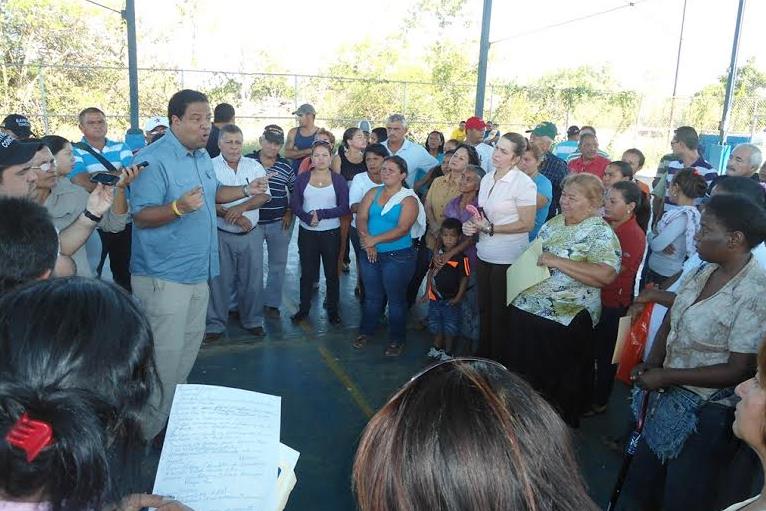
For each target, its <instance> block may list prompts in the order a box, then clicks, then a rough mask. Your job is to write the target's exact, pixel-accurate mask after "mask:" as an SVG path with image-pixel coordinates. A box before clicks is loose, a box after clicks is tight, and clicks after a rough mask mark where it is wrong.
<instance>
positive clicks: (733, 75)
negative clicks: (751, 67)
mask: <svg viewBox="0 0 766 511" xmlns="http://www.w3.org/2000/svg"><path fill="white" fill-rule="evenodd" d="M745 3H746V1H745V0H739V10H737V25H736V27H735V28H734V43H733V44H732V47H731V63H730V64H729V78H728V79H727V81H726V97H725V98H724V100H723V115H722V116H721V124H720V125H719V129H720V130H721V134H720V136H721V141H720V144H721V145H723V144H724V143H725V142H726V136H727V135H728V133H729V114H730V113H731V104H732V102H733V101H734V85H735V82H736V80H737V55H738V54H739V39H740V36H741V35H742V19H743V18H744V17H745Z"/></svg>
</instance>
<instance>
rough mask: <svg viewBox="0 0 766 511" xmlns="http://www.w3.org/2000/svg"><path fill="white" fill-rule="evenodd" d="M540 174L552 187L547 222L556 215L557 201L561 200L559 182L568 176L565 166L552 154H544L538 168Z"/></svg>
mask: <svg viewBox="0 0 766 511" xmlns="http://www.w3.org/2000/svg"><path fill="white" fill-rule="evenodd" d="M540 173H541V174H542V175H544V176H545V177H547V178H548V179H549V180H550V182H551V184H552V185H553V200H552V201H551V205H550V209H549V210H548V220H550V219H551V218H553V217H554V216H556V215H557V214H558V210H559V200H561V182H562V181H563V180H564V178H565V177H567V175H568V174H569V169H568V168H567V164H566V162H565V161H564V160H562V159H561V158H558V157H557V156H556V155H554V154H553V153H552V152H550V151H548V152H547V153H545V159H544V160H543V164H542V165H541V166H540Z"/></svg>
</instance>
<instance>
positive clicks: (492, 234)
mask: <svg viewBox="0 0 766 511" xmlns="http://www.w3.org/2000/svg"><path fill="white" fill-rule="evenodd" d="M494 235H495V224H489V237H490V238H491V237H492V236H494Z"/></svg>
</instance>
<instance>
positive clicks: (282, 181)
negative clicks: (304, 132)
mask: <svg viewBox="0 0 766 511" xmlns="http://www.w3.org/2000/svg"><path fill="white" fill-rule="evenodd" d="M260 143H261V149H260V151H258V152H255V153H252V154H248V155H247V156H248V157H250V158H255V159H256V160H258V162H260V164H261V165H263V167H264V168H265V169H266V171H267V173H268V174H267V175H269V191H270V192H271V200H270V201H269V202H267V203H266V204H264V205H263V206H261V209H260V218H259V219H258V227H261V228H262V229H263V237H264V239H265V240H266V249H267V252H268V253H269V275H268V277H267V278H266V289H265V291H264V293H263V308H264V312H265V314H266V315H267V316H268V317H270V318H278V317H279V316H280V311H279V309H280V307H281V306H282V284H283V282H284V278H285V267H286V266H287V252H288V248H289V246H290V237H291V236H292V233H293V214H292V211H290V207H289V204H288V203H289V197H290V195H291V194H292V193H293V187H294V186H295V171H294V170H293V168H292V166H291V165H290V161H289V160H287V159H286V158H282V157H281V156H279V150H280V149H281V148H282V145H283V144H284V143H285V132H284V131H283V130H282V128H281V127H279V126H277V125H276V124H269V125H268V126H266V127H265V128H264V129H263V135H261V140H260Z"/></svg>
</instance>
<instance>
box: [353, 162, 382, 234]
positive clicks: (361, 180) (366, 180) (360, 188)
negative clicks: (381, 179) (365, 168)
mask: <svg viewBox="0 0 766 511" xmlns="http://www.w3.org/2000/svg"><path fill="white" fill-rule="evenodd" d="M376 186H381V185H380V184H379V183H375V182H374V181H373V180H372V179H370V175H369V174H368V173H367V172H362V173H361V174H357V175H355V176H354V179H352V180H351V186H350V187H349V189H348V205H349V206H353V205H354V204H357V203H359V202H362V199H363V198H364V196H365V194H366V193H367V192H369V191H370V190H372V189H373V188H375V187H376ZM351 226H352V227H356V213H354V218H353V219H352V220H351Z"/></svg>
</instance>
